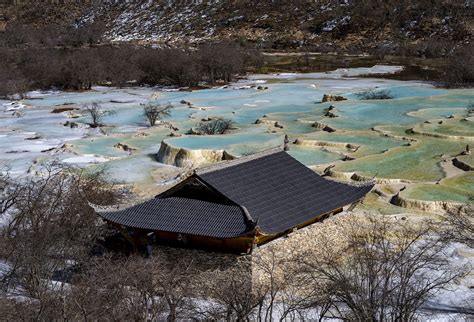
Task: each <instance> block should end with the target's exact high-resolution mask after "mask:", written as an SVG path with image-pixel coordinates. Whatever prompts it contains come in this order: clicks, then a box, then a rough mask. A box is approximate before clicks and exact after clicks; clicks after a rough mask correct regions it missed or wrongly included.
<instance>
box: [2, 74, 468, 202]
mask: <svg viewBox="0 0 474 322" xmlns="http://www.w3.org/2000/svg"><path fill="white" fill-rule="evenodd" d="M398 70H400V67H396V66H374V67H372V68H355V69H344V70H336V71H334V72H330V73H311V74H278V75H250V76H249V77H248V79H246V80H243V81H240V82H237V83H234V84H230V85H228V86H223V87H220V88H213V89H206V90H199V91H177V90H160V89H156V88H145V87H143V88H126V89H117V88H107V87H95V88H94V90H93V91H89V92H81V93H79V92H74V93H64V92H45V93H41V92H33V93H30V99H26V100H22V101H0V105H2V106H3V109H4V110H3V111H2V112H0V153H1V154H0V163H2V164H3V165H4V166H6V167H8V168H9V169H10V172H12V173H13V174H15V175H21V174H24V173H27V172H29V173H34V172H35V171H36V170H38V169H40V165H41V164H43V163H45V162H48V161H50V160H53V159H55V160H59V161H60V162H64V163H68V164H77V165H79V166H91V167H98V166H104V165H105V166H107V168H108V171H109V173H110V178H112V179H115V180H118V181H121V182H126V183H133V184H135V186H137V187H140V189H141V190H142V191H148V190H149V191H156V190H159V189H163V187H166V184H167V183H171V182H172V180H171V181H169V180H168V179H170V178H171V179H172V178H173V177H174V176H175V175H176V174H178V173H180V172H182V171H184V170H183V169H179V168H177V167H175V166H174V165H175V162H174V161H173V158H167V160H168V163H169V164H162V163H159V162H157V160H156V158H155V156H156V153H157V152H158V151H159V149H160V146H161V145H162V144H165V145H166V146H168V147H171V149H175V150H176V149H178V150H181V151H183V153H181V154H180V155H181V157H182V158H189V160H186V161H187V164H188V165H189V166H192V167H195V166H201V165H203V164H201V163H202V160H193V159H192V153H189V154H186V151H190V150H219V151H220V150H222V151H226V152H227V153H229V154H232V155H236V156H239V155H248V154H252V153H255V152H257V151H261V150H264V149H267V148H271V147H274V146H278V145H280V144H282V142H283V137H284V135H285V134H288V135H289V137H290V140H291V142H292V143H293V142H295V141H296V142H295V143H296V144H291V147H290V153H291V154H292V155H293V156H294V157H295V158H297V159H298V160H300V161H301V162H303V163H304V164H306V165H308V166H312V167H314V168H315V169H317V170H318V171H321V170H322V169H325V168H326V167H331V172H330V173H335V174H338V173H348V174H352V173H357V174H359V175H361V176H365V177H376V178H378V179H391V180H394V179H397V180H399V181H400V180H401V181H403V182H406V183H407V184H408V185H409V187H408V188H407V189H405V190H404V192H403V195H404V196H406V197H407V198H414V199H420V200H427V201H452V202H463V203H470V202H472V199H473V196H472V191H473V189H474V187H473V181H472V180H473V175H472V172H471V173H469V172H465V171H463V170H461V169H458V168H455V167H454V166H453V165H452V164H451V161H452V159H453V158H454V157H457V158H458V159H459V160H465V161H466V162H467V163H469V162H470V163H471V164H472V163H473V162H472V155H460V154H461V152H463V151H465V150H466V145H468V144H469V143H470V142H471V143H472V142H474V141H472V139H473V137H474V116H473V113H474V112H473V111H472V104H473V102H474V93H473V92H472V91H471V90H468V89H465V90H464V89H457V90H447V89H441V88H436V87H434V86H433V85H430V84H427V83H423V82H417V81H397V80H388V79H383V78H377V77H380V76H379V75H380V74H383V73H392V72H396V71H398ZM371 74H372V75H371ZM362 75H370V77H367V76H365V77H361V76H362ZM258 86H261V87H263V88H265V87H267V89H258ZM369 89H374V90H376V91H378V90H387V91H389V92H390V93H391V95H392V96H393V99H388V100H362V99H360V97H359V96H358V95H357V94H358V93H359V92H361V91H364V90H369ZM324 94H329V95H339V96H342V97H344V98H346V100H343V101H330V102H322V98H323V95H324ZM183 101H185V102H183ZM92 102H97V103H99V104H100V105H101V106H102V108H104V109H107V110H112V111H114V112H115V113H114V114H113V115H109V116H107V117H105V118H104V120H103V123H104V124H105V125H106V126H105V127H102V128H100V129H97V128H96V129H93V128H90V127H89V126H88V122H89V121H90V120H89V118H88V116H87V115H86V114H85V112H84V111H83V105H84V104H90V103H92ZM188 102H189V103H190V104H188ZM148 103H152V104H158V103H159V104H167V103H171V104H172V105H173V106H174V108H173V110H172V112H171V115H170V116H169V117H167V118H166V119H164V122H162V123H160V124H158V125H157V126H155V127H153V128H150V127H148V126H147V123H146V120H145V118H144V117H143V105H145V104H148ZM58 107H62V108H68V109H71V110H70V111H65V112H62V113H51V112H52V111H53V109H55V108H58ZM213 117H225V118H229V119H232V120H233V121H234V122H235V125H236V129H235V130H233V131H232V132H231V133H229V134H225V135H220V136H200V135H187V134H186V133H187V132H188V130H189V129H190V128H193V127H195V126H196V125H197V124H198V123H199V122H201V120H203V119H209V118H213ZM66 122H69V123H66ZM72 122H73V123H75V124H74V126H73V127H71V126H70V125H71V123H72ZM276 122H277V124H278V125H279V126H275V123H276ZM65 124H66V126H65ZM171 126H172V127H173V128H174V129H172V128H171ZM172 132H173V137H170V134H171V133H172ZM124 147H126V148H124ZM168 150H169V149H168ZM464 154H466V153H464ZM207 161H208V162H212V160H207ZM216 161H217V160H216ZM200 162H201V163H200ZM388 182H389V183H388V184H390V180H388ZM436 183H439V184H436Z"/></svg>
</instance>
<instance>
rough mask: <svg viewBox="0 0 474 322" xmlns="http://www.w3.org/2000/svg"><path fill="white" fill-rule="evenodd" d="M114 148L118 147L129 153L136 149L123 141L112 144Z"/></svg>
mask: <svg viewBox="0 0 474 322" xmlns="http://www.w3.org/2000/svg"><path fill="white" fill-rule="evenodd" d="M114 148H116V149H119V150H122V151H125V152H129V153H132V152H133V151H136V150H137V149H135V148H132V147H131V146H129V145H128V144H124V143H120V142H119V143H117V144H115V145H114Z"/></svg>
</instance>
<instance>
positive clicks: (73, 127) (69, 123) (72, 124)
mask: <svg viewBox="0 0 474 322" xmlns="http://www.w3.org/2000/svg"><path fill="white" fill-rule="evenodd" d="M63 125H64V126H68V127H70V128H71V129H75V128H78V127H79V124H78V123H76V122H70V121H66V123H64V124H63Z"/></svg>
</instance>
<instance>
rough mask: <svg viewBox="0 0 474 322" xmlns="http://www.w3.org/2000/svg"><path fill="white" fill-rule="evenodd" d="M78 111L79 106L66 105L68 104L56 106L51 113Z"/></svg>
mask: <svg viewBox="0 0 474 322" xmlns="http://www.w3.org/2000/svg"><path fill="white" fill-rule="evenodd" d="M75 110H76V111H77V110H78V108H77V107H66V106H61V107H56V108H54V109H53V110H52V111H51V113H54V114H59V113H63V112H69V111H75Z"/></svg>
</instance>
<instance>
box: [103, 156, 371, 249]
mask: <svg viewBox="0 0 474 322" xmlns="http://www.w3.org/2000/svg"><path fill="white" fill-rule="evenodd" d="M372 187H373V183H372V182H367V183H362V184H358V185H352V184H346V183H340V182H336V181H333V180H330V179H326V178H323V177H321V176H320V175H318V174H317V173H315V172H314V171H312V170H311V169H309V168H308V167H306V166H305V165H303V164H301V163H300V162H299V161H297V160H296V159H294V158H293V157H291V156H290V155H289V154H288V153H287V152H285V151H283V150H282V149H278V150H276V149H273V150H269V151H265V152H262V153H257V154H255V155H251V156H247V157H241V158H238V159H235V160H231V161H224V162H221V163H218V164H216V165H213V166H210V167H206V168H202V169H197V170H195V171H194V172H193V173H192V174H191V175H189V176H188V177H187V178H186V179H184V180H182V181H181V182H180V183H178V184H176V185H175V186H174V187H172V188H170V189H169V190H167V191H165V192H163V193H161V194H159V195H157V196H156V197H155V198H153V199H151V200H148V201H146V202H143V203H140V204H137V205H134V206H131V207H128V208H117V209H113V208H107V209H100V208H96V211H97V213H98V214H99V216H101V217H102V218H103V219H104V220H105V221H106V222H108V223H110V224H112V225H114V226H116V227H118V228H119V229H120V231H121V232H122V233H123V234H124V235H125V236H126V238H127V239H128V240H129V241H130V242H131V243H132V245H133V246H134V248H135V249H136V250H137V249H139V248H141V247H145V248H148V249H149V248H150V246H151V245H152V244H155V243H157V244H165V245H172V246H178V247H189V248H197V249H206V250H211V251H222V252H228V253H250V252H251V251H252V249H253V248H254V247H257V246H259V245H262V244H264V243H267V242H269V241H271V240H273V239H276V238H279V237H281V236H284V235H287V234H289V233H291V232H292V231H294V230H295V229H299V228H302V227H305V226H307V225H310V224H313V223H315V222H317V221H320V220H323V219H325V218H327V217H329V216H331V215H334V214H336V213H339V212H341V211H342V209H343V207H344V206H348V205H351V204H355V203H357V202H359V201H361V200H362V199H363V198H364V196H365V195H366V194H367V193H368V192H369V191H370V190H371V189H372ZM146 246H148V247H146Z"/></svg>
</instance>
